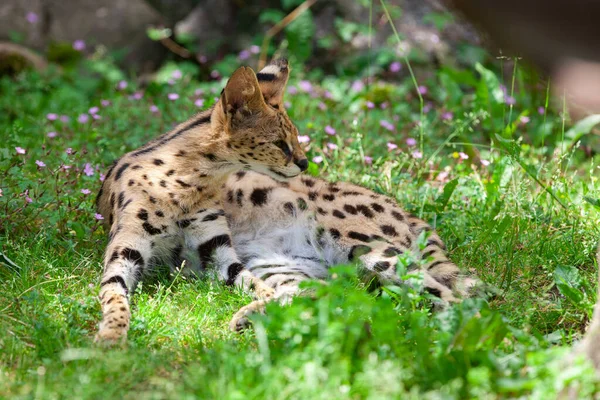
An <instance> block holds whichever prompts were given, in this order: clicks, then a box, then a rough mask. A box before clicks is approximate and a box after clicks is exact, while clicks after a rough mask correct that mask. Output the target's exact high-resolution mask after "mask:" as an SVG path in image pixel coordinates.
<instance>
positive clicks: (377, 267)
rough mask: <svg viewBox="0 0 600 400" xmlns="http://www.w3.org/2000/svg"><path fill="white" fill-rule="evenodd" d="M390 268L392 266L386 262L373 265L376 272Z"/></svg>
mask: <svg viewBox="0 0 600 400" xmlns="http://www.w3.org/2000/svg"><path fill="white" fill-rule="evenodd" d="M391 266H392V264H390V263H389V262H387V261H378V262H376V263H375V265H373V269H374V270H375V271H377V272H383V271H386V270H387V269H389V268H390V267H391Z"/></svg>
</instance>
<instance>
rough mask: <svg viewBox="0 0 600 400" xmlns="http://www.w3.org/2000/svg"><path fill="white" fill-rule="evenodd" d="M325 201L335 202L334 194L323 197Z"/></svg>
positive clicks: (326, 194)
mask: <svg viewBox="0 0 600 400" xmlns="http://www.w3.org/2000/svg"><path fill="white" fill-rule="evenodd" d="M323 200H327V201H333V200H335V196H334V195H332V194H328V193H325V194H324V195H323Z"/></svg>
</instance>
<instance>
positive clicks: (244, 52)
mask: <svg viewBox="0 0 600 400" xmlns="http://www.w3.org/2000/svg"><path fill="white" fill-rule="evenodd" d="M250 56H251V54H250V52H249V51H248V50H242V51H240V53H239V54H238V58H239V59H240V60H242V61H244V60H247V59H249V58H250Z"/></svg>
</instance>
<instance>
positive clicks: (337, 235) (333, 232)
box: [329, 228, 342, 239]
mask: <svg viewBox="0 0 600 400" xmlns="http://www.w3.org/2000/svg"><path fill="white" fill-rule="evenodd" d="M329 233H330V234H331V237H333V238H334V239H339V238H340V237H341V236H342V234H341V233H340V231H338V230H337V229H335V228H331V229H330V230H329Z"/></svg>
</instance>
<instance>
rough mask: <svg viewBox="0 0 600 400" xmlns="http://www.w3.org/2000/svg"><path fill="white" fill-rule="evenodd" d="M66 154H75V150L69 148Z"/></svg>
mask: <svg viewBox="0 0 600 400" xmlns="http://www.w3.org/2000/svg"><path fill="white" fill-rule="evenodd" d="M65 153H67V154H73V149H72V148H71V147H67V149H66V150H65Z"/></svg>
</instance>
